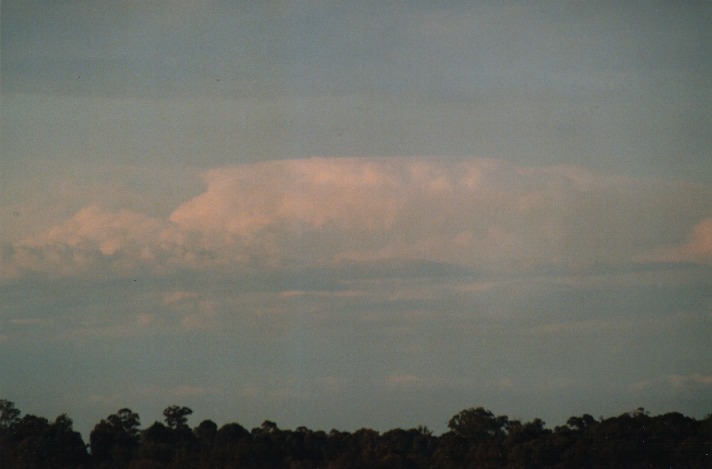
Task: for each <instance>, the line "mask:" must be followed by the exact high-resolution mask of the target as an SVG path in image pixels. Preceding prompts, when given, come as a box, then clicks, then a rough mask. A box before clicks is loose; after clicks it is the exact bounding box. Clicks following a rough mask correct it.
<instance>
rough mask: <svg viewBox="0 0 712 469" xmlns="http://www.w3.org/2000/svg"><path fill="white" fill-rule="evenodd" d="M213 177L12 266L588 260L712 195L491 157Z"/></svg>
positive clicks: (90, 224)
mask: <svg viewBox="0 0 712 469" xmlns="http://www.w3.org/2000/svg"><path fill="white" fill-rule="evenodd" d="M205 180H206V182H207V189H206V190H205V192H204V193H202V194H200V195H198V196H197V197H195V198H193V199H191V200H188V201H186V202H185V203H183V204H180V205H179V206H178V207H177V208H176V209H175V210H174V211H173V213H172V214H171V215H170V216H169V217H168V219H160V218H158V217H153V216H148V215H145V214H142V213H139V212H136V211H133V210H128V209H120V210H106V209H103V208H101V207H99V206H96V205H89V206H88V207H86V208H85V209H82V210H81V211H79V212H78V213H77V214H76V215H74V216H73V217H72V218H70V219H69V220H67V221H65V222H63V223H60V224H57V225H55V226H53V227H51V228H50V229H48V230H46V231H43V232H41V233H38V234H36V235H33V236H30V237H27V238H25V239H24V240H22V241H20V242H17V243H14V244H13V245H12V246H11V248H10V249H9V250H8V249H5V252H6V257H5V259H3V274H4V276H5V277H8V276H9V277H13V276H19V275H23V274H25V273H28V272H42V273H45V274H50V275H55V276H63V275H77V274H80V273H91V272H97V271H103V272H119V273H130V272H132V271H134V270H135V269H139V268H141V269H147V270H149V271H153V272H166V271H175V270H177V269H184V268H188V269H206V268H215V267H220V268H227V269H230V268H233V269H234V268H241V269H244V268H246V267H250V268H269V267H275V266H303V265H325V264H333V263H338V262H343V261H368V260H384V259H386V260H394V259H401V260H403V259H405V260H408V259H409V260H415V259H418V260H430V261H436V262H452V263H457V264H461V265H468V266H477V267H484V268H490V269H499V270H512V269H514V270H525V269H528V268H531V267H536V266H539V265H562V266H568V267H571V266H573V267H586V266H590V265H594V264H600V263H603V264H606V263H621V262H629V261H631V260H633V259H640V253H641V252H652V251H653V250H654V249H656V247H658V246H661V245H665V244H666V243H668V244H669V242H670V240H671V239H675V237H676V236H680V235H681V232H682V230H684V229H685V223H680V221H681V220H682V221H683V222H686V221H687V220H694V219H696V220H700V218H701V216H704V215H703V214H704V210H705V209H707V207H708V203H704V202H702V203H701V202H699V201H700V200H709V199H708V197H712V189H711V188H708V187H706V186H687V185H685V184H678V185H675V184H672V185H671V184H670V183H667V184H662V183H656V182H654V181H643V180H634V179H629V178H620V177H613V176H611V175H607V174H601V173H596V172H593V171H589V170H585V169H583V168H578V167H564V166H549V167H518V166H514V165H511V164H508V163H505V162H503V161H499V160H492V159H470V160H464V161H459V162H451V161H440V160H427V159H420V158H312V159H305V160H284V161H271V162H264V163H256V164H245V165H239V166H232V167H226V168H220V169H215V170H212V171H209V172H207V173H206V174H205ZM681 193H685V194H687V195H689V197H681V196H680V194H681ZM671 194H672V195H674V196H671ZM688 226H689V225H688ZM666 253H667V254H666ZM666 256H667V258H670V259H673V258H674V259H680V258H692V257H694V256H707V257H710V256H712V221H710V220H705V221H703V222H701V223H700V224H699V225H698V226H697V227H696V228H695V230H694V233H693V235H692V236H691V238H690V241H689V243H688V244H687V245H685V246H684V247H682V248H677V250H675V249H673V250H671V251H670V250H668V251H662V254H659V255H658V258H666ZM167 301H168V300H167Z"/></svg>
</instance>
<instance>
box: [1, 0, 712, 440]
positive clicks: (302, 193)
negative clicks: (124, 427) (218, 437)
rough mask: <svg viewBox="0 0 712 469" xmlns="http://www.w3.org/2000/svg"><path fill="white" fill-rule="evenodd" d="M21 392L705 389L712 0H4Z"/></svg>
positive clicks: (8, 178) (375, 424)
mask: <svg viewBox="0 0 712 469" xmlns="http://www.w3.org/2000/svg"><path fill="white" fill-rule="evenodd" d="M0 18H1V22H2V24H1V26H2V27H1V42H0V45H1V55H0V58H1V67H0V73H1V75H2V76H1V78H2V79H1V80H0V108H1V112H2V121H1V124H0V125H1V129H0V130H1V137H2V138H1V143H0V145H1V147H0V150H1V151H0V155H1V161H0V163H1V166H0V171H1V172H0V299H1V300H0V398H4V399H9V400H11V401H13V402H15V404H16V406H17V407H18V408H19V409H20V410H22V411H23V412H25V413H31V414H35V415H42V416H45V417H48V418H54V417H55V416H57V415H59V414H62V413H67V414H69V416H70V417H71V418H73V419H74V423H75V428H76V429H77V430H79V431H81V432H82V433H83V435H84V437H85V438H87V437H88V434H89V432H90V431H91V429H92V428H93V425H94V424H96V423H98V422H99V420H101V419H102V418H106V417H107V416H108V415H110V414H112V413H114V412H116V411H117V410H118V409H120V408H123V407H129V408H131V409H132V410H134V411H135V412H138V413H139V414H140V415H141V418H142V423H143V425H144V426H148V425H150V424H151V423H152V422H153V421H155V420H161V418H162V416H161V412H162V410H163V409H164V408H166V407H168V406H170V405H173V404H177V405H184V406H188V407H190V408H192V409H193V410H194V414H193V416H192V417H191V420H190V422H189V423H190V424H192V425H194V426H197V425H198V423H199V422H200V421H201V420H203V419H212V420H213V421H215V422H216V423H218V424H219V425H222V424H224V423H228V422H238V423H240V424H242V425H243V426H245V427H247V428H251V427H255V426H259V425H260V424H261V423H262V422H263V421H264V420H267V419H269V420H271V421H274V422H276V423H277V425H278V426H279V427H280V428H291V429H294V428H296V427H298V426H300V425H304V426H307V427H309V428H312V429H322V430H325V431H329V430H330V429H332V428H334V429H338V430H343V431H355V430H357V429H359V428H363V427H365V428H372V429H375V430H378V431H386V430H388V429H392V428H396V427H401V428H412V427H415V426H418V425H425V426H428V427H429V428H431V429H433V430H434V431H435V432H437V433H441V432H443V431H445V430H446V429H447V427H446V425H447V421H448V420H449V419H450V417H452V416H453V415H455V414H456V413H458V412H459V411H460V410H463V409H465V408H469V407H477V406H482V407H485V408H487V409H490V410H491V411H493V412H494V413H495V414H498V415H502V414H504V415H508V416H509V417H510V418H517V419H521V420H531V419H533V418H535V417H540V418H542V419H544V420H545V421H546V422H547V425H548V426H549V427H550V428H553V427H554V426H556V425H562V424H564V423H565V422H566V419H567V418H568V417H570V416H575V415H582V414H584V413H589V414H592V415H594V416H596V417H598V416H613V415H619V414H621V413H624V412H628V411H631V410H633V409H636V408H638V407H644V408H645V409H647V410H649V411H650V412H651V413H653V414H660V413H664V412H670V411H678V412H682V413H684V414H686V415H689V416H692V417H695V418H702V417H704V416H706V415H708V414H709V413H710V412H712V408H711V407H710V406H709V405H710V402H711V401H712V360H711V358H712V340H710V338H711V337H712V160H711V158H712V152H711V149H712V131H711V129H712V4H710V3H709V2H703V1H700V2H695V1H689V2H667V1H659V2H653V1H649V2H633V1H631V2H609V1H594V2H578V1H571V2H563V1H562V2H557V1H542V2H540V1H531V2H509V1H497V2H462V1H441V2H426V1H417V0H413V1H385V2H384V1H374V2H370V1H361V2H345V1H343V2H342V1H333V0H307V1H266V2H253V1H218V0H147V1H128V0H123V1H119V0H111V1H109V0H66V1H61V2H58V1H50V0H5V1H3V3H2V12H1V15H0Z"/></svg>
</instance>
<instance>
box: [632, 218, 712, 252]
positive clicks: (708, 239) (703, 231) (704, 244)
mask: <svg viewBox="0 0 712 469" xmlns="http://www.w3.org/2000/svg"><path fill="white" fill-rule="evenodd" d="M638 259H639V260H641V261H655V262H694V263H712V218H706V219H704V220H702V221H700V222H699V223H697V224H696V225H695V226H694V227H693V228H692V232H691V233H690V234H688V236H687V241H686V242H685V243H683V244H681V245H673V246H665V247H662V248H658V249H655V250H653V251H651V252H649V253H646V254H644V255H641V256H639V258H638Z"/></svg>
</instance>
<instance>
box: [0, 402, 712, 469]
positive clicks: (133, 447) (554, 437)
mask: <svg viewBox="0 0 712 469" xmlns="http://www.w3.org/2000/svg"><path fill="white" fill-rule="evenodd" d="M190 414H192V410H191V409H189V408H187V407H179V406H171V407H168V408H166V410H165V411H164V412H163V415H164V417H165V419H164V423H161V422H154V423H153V424H151V425H150V426H148V427H147V428H143V429H142V428H141V421H140V418H139V415H138V414H136V413H135V412H132V411H131V410H130V409H120V410H119V411H117V412H116V413H115V414H112V415H109V416H108V417H107V418H106V419H103V420H102V421H101V422H99V423H98V424H96V426H95V427H94V429H93V430H92V432H91V434H90V435H89V443H88V444H85V442H84V441H83V440H82V437H81V435H80V434H79V433H78V432H76V431H74V430H73V429H72V420H71V419H70V418H69V417H67V416H66V415H60V416H59V417H57V418H56V419H55V420H54V421H53V422H50V421H48V420H47V419H46V418H43V417H37V416H34V415H25V416H21V412H20V411H19V410H18V409H16V408H15V405H14V403H13V402H11V401H7V400H0V468H22V469H33V468H52V469H58V468H92V469H93V468H97V469H117V468H131V469H154V468H155V469H159V468H198V469H200V468H211V469H212V468H227V469H230V468H289V469H311V468H389V469H392V468H395V469H398V468H611V467H625V468H633V469H635V468H711V467H712V415H709V416H707V417H706V418H705V419H702V420H696V419H693V418H690V417H686V416H684V415H682V414H679V413H676V412H673V413H668V414H664V415H659V416H654V417H653V416H650V415H649V414H648V413H647V412H645V411H644V410H643V409H642V408H641V409H637V410H635V411H633V412H630V413H625V414H623V415H620V416H618V417H611V418H605V419H604V418H600V419H599V420H596V419H595V418H593V417H592V416H590V415H588V414H586V415H583V416H581V417H571V418H570V419H569V420H568V421H567V423H566V425H564V426H560V427H556V428H554V429H553V430H551V429H547V428H546V427H545V426H544V422H543V421H542V420H540V419H534V420H533V421H531V422H525V423H522V422H520V421H518V420H512V419H509V418H508V417H506V416H495V415H494V414H493V413H492V412H490V411H488V410H486V409H484V408H482V407H478V408H470V409H465V410H463V411H461V412H460V413H458V414H457V415H455V416H454V417H452V418H451V419H450V421H449V423H448V428H449V431H448V432H446V433H444V434H442V435H440V436H435V435H433V433H432V432H431V431H429V430H428V429H427V428H426V427H418V428H413V429H408V430H403V429H400V428H398V429H395V430H390V431H387V432H384V433H380V432H377V431H374V430H370V429H361V430H357V431H355V432H353V433H349V432H341V431H337V430H331V431H330V432H328V433H326V432H324V431H321V430H310V429H308V428H306V427H299V428H297V429H296V430H282V429H280V428H279V427H278V426H277V424H276V423H274V422H271V421H265V422H264V423H263V424H262V425H261V426H260V427H257V428H253V429H251V430H247V429H246V428H244V427H243V426H241V425H240V424H238V423H227V424H225V425H223V426H221V427H218V425H217V424H216V423H215V422H213V421H211V420H204V421H203V422H201V423H200V424H199V425H198V426H196V427H195V428H190V427H189V426H188V417H189V416H190Z"/></svg>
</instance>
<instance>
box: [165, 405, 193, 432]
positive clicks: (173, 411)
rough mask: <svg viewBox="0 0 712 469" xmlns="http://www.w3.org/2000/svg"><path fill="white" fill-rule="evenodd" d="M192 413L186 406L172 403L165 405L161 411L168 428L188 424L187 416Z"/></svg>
mask: <svg viewBox="0 0 712 469" xmlns="http://www.w3.org/2000/svg"><path fill="white" fill-rule="evenodd" d="M192 413H193V411H192V410H191V409H189V408H188V407H179V406H177V405H172V406H170V407H166V409H165V410H164V411H163V416H164V417H165V419H164V420H165V422H166V425H168V426H169V427H170V428H181V427H187V426H188V416H189V415H190V414H192Z"/></svg>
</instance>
